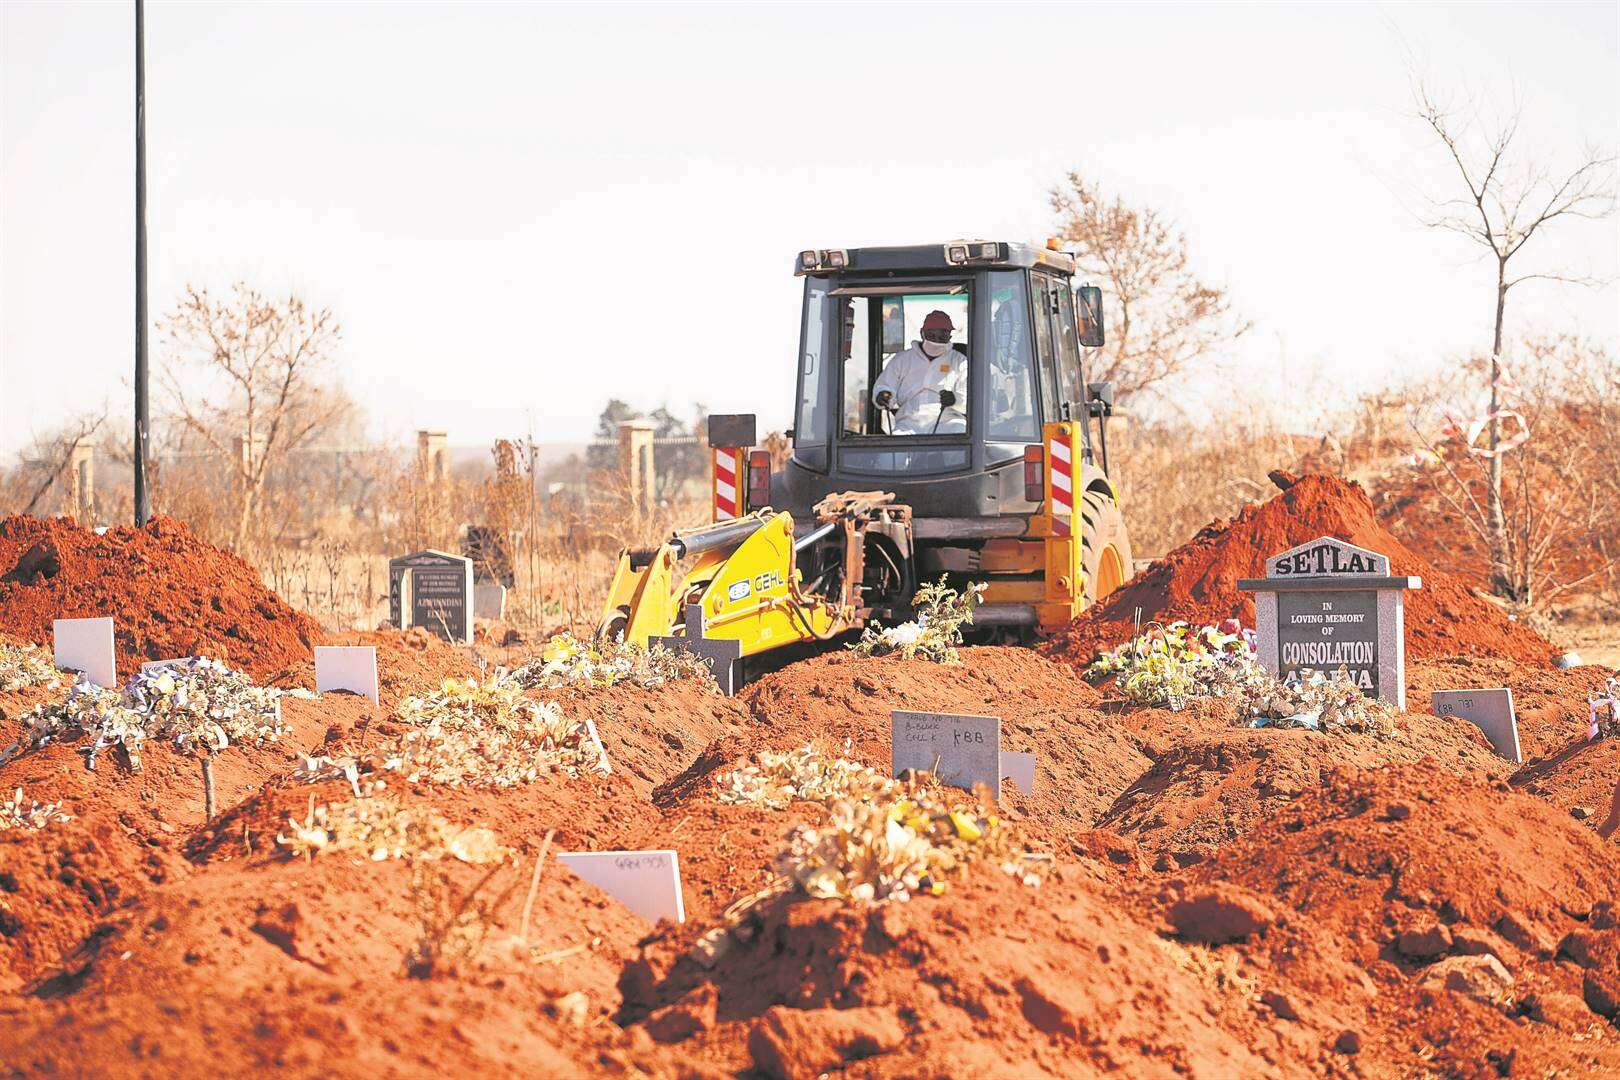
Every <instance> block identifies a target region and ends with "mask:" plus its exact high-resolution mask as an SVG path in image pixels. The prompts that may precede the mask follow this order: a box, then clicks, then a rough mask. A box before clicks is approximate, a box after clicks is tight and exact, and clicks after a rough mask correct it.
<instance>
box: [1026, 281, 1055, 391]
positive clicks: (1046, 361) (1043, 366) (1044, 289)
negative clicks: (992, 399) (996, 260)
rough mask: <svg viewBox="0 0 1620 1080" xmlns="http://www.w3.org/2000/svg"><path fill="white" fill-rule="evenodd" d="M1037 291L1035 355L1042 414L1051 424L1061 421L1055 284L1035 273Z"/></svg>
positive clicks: (1033, 284)
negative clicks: (1054, 349)
mask: <svg viewBox="0 0 1620 1080" xmlns="http://www.w3.org/2000/svg"><path fill="white" fill-rule="evenodd" d="M1030 281H1031V283H1032V286H1033V288H1034V290H1035V297H1034V299H1035V354H1036V363H1037V364H1039V366H1040V373H1041V415H1042V416H1043V417H1044V418H1045V419H1046V421H1047V422H1048V423H1050V422H1052V421H1054V420H1059V419H1062V417H1061V415H1060V414H1059V411H1058V402H1059V401H1060V400H1061V398H1060V396H1059V394H1058V386H1057V375H1056V369H1055V367H1054V366H1053V365H1054V358H1053V356H1052V292H1053V288H1052V282H1051V279H1050V278H1048V277H1047V276H1046V275H1044V274H1032V275H1031V276H1030Z"/></svg>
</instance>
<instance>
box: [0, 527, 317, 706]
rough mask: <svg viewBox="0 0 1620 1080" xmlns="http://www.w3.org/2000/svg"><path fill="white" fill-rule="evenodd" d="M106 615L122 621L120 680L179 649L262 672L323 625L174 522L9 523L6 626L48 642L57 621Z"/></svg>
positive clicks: (310, 640) (0, 609)
mask: <svg viewBox="0 0 1620 1080" xmlns="http://www.w3.org/2000/svg"><path fill="white" fill-rule="evenodd" d="M19 564H21V565H19ZM104 616H111V617H112V619H113V627H114V641H115V643H116V648H117V653H118V674H119V676H120V678H123V677H127V676H129V675H130V674H132V673H133V672H134V671H135V670H136V669H138V668H139V667H140V665H141V662H142V661H143V660H167V659H171V658H173V657H177V656H208V657H212V658H214V659H216V660H223V661H225V662H227V663H228V664H230V665H231V666H232V667H235V668H238V669H241V670H244V671H248V672H250V673H252V674H253V675H254V676H255V677H258V678H264V677H265V676H268V675H270V674H271V673H273V672H274V671H276V670H277V669H278V668H282V667H285V666H287V665H288V664H293V663H297V662H299V661H301V660H303V659H305V658H307V657H308V656H309V655H310V646H311V645H313V644H315V643H317V642H318V641H319V640H320V627H319V626H318V625H317V624H316V622H315V620H313V619H311V618H310V617H309V616H307V615H304V614H303V613H301V612H298V611H294V610H293V609H292V608H291V607H290V606H288V604H287V603H286V602H285V601H284V600H282V599H281V598H280V597H279V596H277V595H276V594H275V593H273V592H271V591H270V590H269V589H267V588H265V586H264V583H263V582H262V581H261V580H260V579H259V575H258V573H257V572H256V571H255V570H254V569H253V568H252V567H251V566H249V565H248V564H247V563H245V562H243V561H242V560H241V559H239V558H237V557H236V556H235V555H232V554H230V553H229V552H225V551H221V550H219V549H218V548H215V547H211V546H209V545H208V544H205V543H203V542H202V541H201V540H198V539H197V538H196V537H195V536H194V535H192V532H191V530H190V529H188V528H187V527H186V526H185V524H184V523H182V522H179V521H175V520H173V519H172V518H166V517H161V516H160V517H156V518H153V519H152V521H151V523H150V524H148V525H147V527H145V528H143V529H135V528H123V527H119V528H112V529H108V530H107V531H106V532H105V533H103V534H99V535H98V534H97V533H94V532H91V531H90V530H88V529H82V528H80V527H79V526H77V525H75V524H74V523H73V522H71V521H69V520H67V519H66V518H55V519H50V520H47V519H43V518H35V517H10V518H6V519H5V520H3V521H0V631H5V632H7V633H10V634H12V635H14V636H15V637H18V638H22V639H23V640H25V641H32V642H35V643H38V644H42V645H47V646H48V645H50V643H51V637H52V630H51V624H52V622H53V621H54V620H56V619H80V618H99V617H104Z"/></svg>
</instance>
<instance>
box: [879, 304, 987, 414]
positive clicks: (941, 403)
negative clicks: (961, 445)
mask: <svg viewBox="0 0 1620 1080" xmlns="http://www.w3.org/2000/svg"><path fill="white" fill-rule="evenodd" d="M955 330H956V327H955V326H954V325H952V323H951V317H950V316H949V315H947V314H945V313H944V312H943V311H930V312H929V313H928V317H927V318H925V319H923V324H922V340H920V341H918V342H917V343H916V344H914V345H913V346H912V347H911V348H909V349H906V350H905V351H903V352H898V353H895V354H894V356H892V357H891V358H890V359H889V362H888V364H887V365H885V366H884V368H883V374H882V375H879V376H878V380H877V382H876V383H874V384H873V385H872V402H873V403H874V404H875V405H877V407H878V408H880V409H884V410H887V411H888V412H890V413H892V414H893V416H894V420H893V424H892V426H891V427H890V430H891V431H892V432H893V433H894V434H896V435H960V434H961V433H962V432H964V431H966V430H967V411H966V410H967V355H966V354H965V353H961V352H958V351H957V350H956V349H955V348H953V347H952V346H951V334H952V333H953V332H954V331H955Z"/></svg>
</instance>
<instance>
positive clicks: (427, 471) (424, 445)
mask: <svg viewBox="0 0 1620 1080" xmlns="http://www.w3.org/2000/svg"><path fill="white" fill-rule="evenodd" d="M416 471H417V475H418V478H419V479H421V480H422V481H423V482H425V483H428V484H433V485H435V486H437V485H439V484H442V483H444V482H445V481H446V480H448V479H449V478H450V446H449V437H448V436H447V435H446V434H445V433H444V432H442V431H427V430H422V431H418V432H417V433H416Z"/></svg>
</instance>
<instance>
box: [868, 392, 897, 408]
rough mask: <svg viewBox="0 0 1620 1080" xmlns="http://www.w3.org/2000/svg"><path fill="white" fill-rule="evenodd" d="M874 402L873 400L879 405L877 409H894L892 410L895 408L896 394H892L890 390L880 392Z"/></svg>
mask: <svg viewBox="0 0 1620 1080" xmlns="http://www.w3.org/2000/svg"><path fill="white" fill-rule="evenodd" d="M872 400H873V402H875V403H876V404H877V407H878V408H880V409H892V408H894V394H892V393H891V392H889V391H888V390H879V391H878V392H877V397H875V398H873V399H872Z"/></svg>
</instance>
